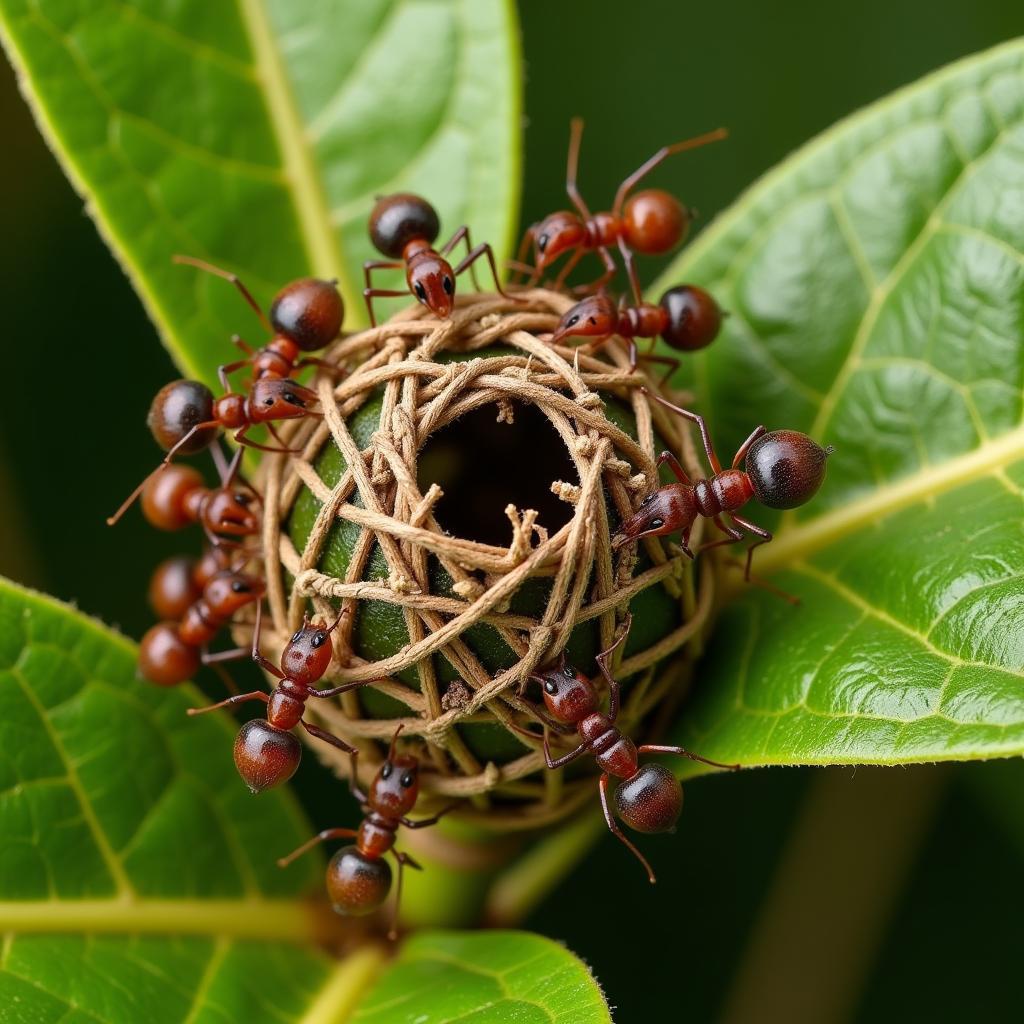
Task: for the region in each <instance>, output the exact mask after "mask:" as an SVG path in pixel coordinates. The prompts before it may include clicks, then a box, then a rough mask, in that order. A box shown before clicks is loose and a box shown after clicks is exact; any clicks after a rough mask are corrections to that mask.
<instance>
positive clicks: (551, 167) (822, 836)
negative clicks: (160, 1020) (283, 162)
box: [0, 0, 1024, 1024]
mask: <svg viewBox="0 0 1024 1024" xmlns="http://www.w3.org/2000/svg"><path fill="white" fill-rule="evenodd" d="M520 10H521V18H522V23H523V37H524V39H523V46H524V52H525V58H526V95H525V112H526V124H525V138H526V171H525V174H526V180H525V190H524V194H523V223H524V225H525V224H528V223H530V222H531V221H533V220H535V219H537V218H538V217H540V216H542V215H543V214H544V213H546V212H549V211H550V210H552V209H556V208H560V207H564V206H565V205H566V200H565V194H564V164H565V147H566V138H567V129H568V120H569V117H570V116H571V115H573V114H580V115H582V116H583V117H585V118H586V123H587V128H586V134H585V136H584V143H583V155H582V163H581V175H580V181H581V187H582V190H583V193H584V196H586V197H587V198H588V199H589V200H590V201H591V203H592V205H594V206H602V205H603V204H605V203H607V202H608V201H609V200H610V198H611V196H612V194H613V192H614V189H615V186H616V185H617V183H618V182H619V181H620V180H621V179H622V178H623V177H624V176H625V175H626V174H627V173H629V172H630V171H631V170H632V169H633V168H634V167H635V166H636V165H637V164H639V163H640V162H641V161H642V160H643V159H644V158H646V157H647V156H648V155H649V154H650V153H651V152H653V151H654V150H655V149H656V148H657V147H658V146H660V145H662V144H663V143H666V142H671V141H675V140H676V139H679V138H684V137H686V136H688V135H691V134H696V133H698V132H701V131H704V130H706V129H709V128H712V127H716V126H718V125H726V126H727V127H728V128H729V129H730V132H731V137H730V139H729V140H728V141H727V142H725V143H722V144H719V145H716V146H713V147H709V148H708V149H706V150H703V151H700V152H697V153H694V154H692V155H688V156H685V157H680V158H678V159H676V160H674V161H672V162H671V163H670V164H668V165H666V166H665V167H664V168H662V169H660V170H659V171H658V172H657V173H656V175H655V177H654V178H653V179H652V180H653V181H654V182H656V183H657V184H659V185H663V186H665V187H668V188H671V189H672V190H674V191H675V192H676V193H677V194H678V195H679V196H680V197H681V198H682V199H683V200H684V201H685V202H687V203H688V204H690V205H692V206H695V207H696V208H697V209H699V210H700V212H701V224H706V223H707V222H708V221H709V220H710V219H711V218H712V217H713V216H714V215H715V214H716V213H717V212H718V211H720V210H722V209H723V208H725V207H726V206H727V205H728V204H729V203H730V202H731V201H732V200H733V199H734V198H735V197H736V196H737V195H738V194H739V193H740V192H741V191H742V190H743V189H744V188H745V187H746V186H747V185H749V184H750V183H751V182H752V181H754V180H755V179H756V178H757V177H758V176H759V175H760V174H761V173H762V172H763V171H765V170H767V169H768V168H769V167H771V166H772V165H773V164H775V163H776V162H778V161H779V160H780V159H781V158H783V157H784V156H785V155H786V154H787V153H789V152H790V151H791V150H792V149H794V148H795V147H796V146H798V145H799V144H801V143H803V142H804V141H806V140H807V139H809V138H810V137H811V136H813V135H814V134H815V133H817V132H819V131H820V130H822V129H824V128H826V127H827V126H829V125H830V124H832V123H833V122H835V121H836V120H837V119H839V118H841V117H843V116H844V115H846V114H848V113H850V112H852V111H854V110H856V109H857V108H858V107H860V106H862V105H863V104H865V103H868V102H870V101H872V100H874V99H877V98H879V97H881V96H884V95H885V94H886V93H888V92H890V91H891V90H893V89H895V88H897V87H899V86H901V85H904V84H906V83H908V82H911V81H913V80H915V79H916V78H918V77H920V76H921V75H922V74H924V73H926V72H928V71H931V70H933V69H935V68H937V67H939V66H941V65H943V64H945V63H947V62H949V61H951V60H954V59H956V58H958V57H961V56H964V55H966V54H970V53H973V52H975V51H977V50H981V49H984V48H985V47H988V46H990V45H993V44H995V43H997V42H1000V41H1002V40H1005V39H1009V38H1011V37H1013V36H1015V35H1019V34H1020V33H1022V32H1024V6H1022V5H1021V4H1020V2H1019V0H974V2H972V3H964V2H962V0H931V2H925V0H904V2H902V3H893V2H891V0H890V2H884V3H883V2H881V0H864V2H861V3H859V4H846V5H833V4H820V3H812V2H809V0H795V2H790V3H788V4H784V5H778V4H776V5H769V4H762V3H752V2H746V3H740V4H705V5H695V4H685V3H678V2H669V0H665V2H652V0H641V2H637V3H632V4H629V5H622V4H619V3H613V2H611V0H589V2H583V0H572V2H564V0H563V2H560V3H542V2H539V0H533V2H525V3H523V4H522V5H521V8H520ZM0 116H2V119H3V120H2V123H3V128H4V139H5V147H4V148H5V152H6V154H7V157H6V159H5V160H4V161H3V164H2V165H0V177H2V180H3V185H4V194H5V197H6V198H5V201H4V203H3V204H2V207H0V231H2V237H3V241H4V253H5V259H4V287H5V292H6V299H7V301H6V305H5V308H6V310H7V312H6V314H5V316H4V318H3V338H4V341H3V373H4V379H5V381H6V388H5V390H4V397H3V401H0V490H2V492H3V497H4V500H3V501H2V502H0V573H3V574H5V575H8V576H11V577H13V578H14V579H16V580H20V581H22V582H25V583H28V584H31V585H34V586H37V587H39V588H41V589H44V590H47V591H49V592H51V593H54V594H56V595H57V596H59V597H62V598H65V599H69V600H73V601H76V602H77V603H78V604H79V605H80V607H82V608H83V609H84V610H86V611H88V612H90V613H93V614H96V615H99V616H101V617H102V618H104V619H106V620H107V621H110V622H114V623H117V624H119V625H120V626H121V627H122V628H123V629H124V630H125V631H126V632H128V633H129V634H131V635H135V636H138V635H140V634H141V632H142V631H143V630H144V629H145V628H146V626H147V625H148V624H149V622H150V614H149V611H148V609H147V608H146V607H145V603H144V600H143V595H144V589H145V583H146V579H147V577H148V573H149V571H150V568H151V567H152V566H153V565H154V564H155V563H156V562H157V561H158V560H159V559H160V558H161V557H163V556H164V555H166V554H170V553H172V552H174V551H175V550H176V549H177V548H179V547H180V546H181V541H180V540H178V541H176V539H175V538H174V537H173V536H167V535H162V534H157V533H156V532H155V531H152V530H150V529H148V528H146V527H145V525H144V524H143V522H142V520H141V517H139V516H137V515H131V516H128V517H127V518H126V520H125V521H124V522H123V523H121V524H120V525H119V526H118V528H117V529H116V530H108V529H107V528H106V526H105V525H104V522H103V519H104V516H105V515H107V514H108V513H109V512H110V511H112V510H113V508H114V507H115V506H116V505H117V503H118V502H119V501H120V500H121V498H122V497H123V496H124V494H126V493H127V491H128V490H129V489H130V488H131V487H132V486H133V485H134V484H135V483H136V482H137V480H138V479H139V478H140V476H141V475H142V474H143V473H144V472H145V471H146V470H147V469H148V468H149V467H150V466H151V465H152V464H153V462H154V460H155V457H156V450H155V448H154V446H153V444H152V441H151V439H150V438H149V436H148V432H147V431H146V430H145V427H144V425H143V418H144V416H145V411H146V408H147V407H148V402H149V398H150V396H151V395H152V393H153V392H155V391H156V389H157V388H158V387H159V386H160V385H161V384H163V383H164V382H166V380H168V379H170V378H171V377H172V376H174V370H173V368H172V366H171V363H170V360H169V359H168V358H167V356H166V355H165V354H164V353H163V350H162V349H161V348H160V347H159V345H158V344H157V341H156V337H155V333H154V331H153V328H152V326H151V325H150V324H149V322H148V321H147V319H146V317H145V315H144V314H143V312H142V309H141V307H140V305H139V302H138V300H137V299H136V298H135V297H134V294H133V292H132V290H131V288H130V287H129V285H128V282H127V280H126V279H125V278H124V276H123V275H122V274H121V272H120V270H119V269H118V267H117V266H116V264H115V263H114V261H113V260H112V258H111V257H110V255H109V254H108V252H107V251H106V249H105V247H104V246H103V244H102V242H101V241H100V239H99V237H98V235H97V233H96V230H95V228H94V227H93V225H92V223H91V221H90V220H89V219H88V217H87V216H86V214H85V212H84V210H83V203H82V201H81V199H79V198H78V197H77V196H75V195H74V193H73V192H72V190H71V189H70V187H69V186H68V185H67V183H66V182H65V180H64V178H63V175H62V174H61V172H60V171H59V170H58V168H57V166H56V163H55V162H54V160H53V159H52V157H51V156H50V154H49V153H48V152H47V150H46V148H45V146H44V144H43V143H42V141H41V139H40V137H39V136H38V134H37V132H36V130H35V128H34V126H33V124H32V121H31V118H30V116H29V114H28V111H27V109H26V108H25V106H24V104H23V102H22V101H21V98H20V97H19V96H18V94H17V89H16V84H15V82H14V79H13V75H12V74H11V72H10V70H9V68H6V67H5V68H4V69H3V71H2V78H0ZM658 269H659V265H658V261H654V260H649V261H645V262H644V263H643V266H642V272H643V274H644V276H645V278H646V279H647V280H652V279H653V277H654V275H655V273H656V272H657V270H658ZM231 351H232V350H231V349H230V348H229V346H228V345H227V342H226V340H225V354H226V357H227V356H228V355H230V353H231ZM738 388H739V389H742V382H738ZM1022 783H1024V773H1022V772H1021V770H1020V766H1019V764H1017V763H1012V764H1011V763H998V764H991V765H970V766H963V767H953V768H942V769H938V768H923V769H912V770H909V771H906V770H896V769H894V770H891V771H883V770H861V771H859V772H855V771H853V770H850V769H843V770H827V771H821V770H818V771H814V772H810V771H781V770H775V771H771V772H757V773H750V774H744V775H743V776H740V777H732V778H716V779H711V780H707V781H701V782H698V783H696V784H694V785H692V786H691V787H689V791H688V800H689V807H688V809H687V812H686V814H685V815H684V817H683V820H682V824H681V828H680V832H679V834H678V835H677V836H675V837H674V839H667V838H662V839H660V840H659V839H658V838H657V837H655V838H653V839H652V840H649V841H648V842H647V843H645V849H649V850H650V852H651V856H652V860H653V862H654V865H655V868H656V869H657V870H658V871H659V875H660V882H659V887H658V889H657V890H655V891H651V890H650V889H649V887H648V885H647V883H646V881H645V879H644V878H643V876H642V873H641V872H640V870H639V868H638V867H637V865H636V864H635V863H634V862H633V861H632V859H631V858H630V857H629V855H628V854H627V853H626V852H625V851H624V850H623V849H621V848H620V847H619V846H618V844H616V843H615V842H614V841H613V840H611V839H607V840H604V841H602V843H601V845H600V846H599V848H598V850H597V852H596V855H595V856H592V857H588V858H586V859H585V860H584V861H583V863H581V865H580V866H579V867H578V868H577V869H576V870H575V872H574V874H573V876H572V877H571V879H570V880H569V884H566V885H564V886H562V887H561V888H560V889H559V891H558V892H557V893H556V894H555V895H554V897H553V898H551V899H550V900H549V901H548V902H547V903H546V904H545V905H544V907H543V908H542V909H541V910H540V911H538V912H536V913H535V914H534V916H533V918H532V919H531V920H530V921H528V922H527V924H528V925H529V926H531V927H534V928H537V929H539V930H542V931H545V932H546V933H547V934H550V935H552V936H555V937H557V938H560V939H563V940H564V941H566V942H567V943H568V944H569V946H570V947H571V948H572V949H574V950H575V951H576V952H577V953H579V954H580V955H581V956H583V957H584V959H586V960H587V961H588V962H589V963H590V965H591V966H592V967H593V969H594V970H595V972H596V974H597V976H598V978H599V979H600V981H601V982H602V984H603V985H604V987H605V991H606V993H607V994H608V997H609V1000H610V1002H611V1003H612V1004H613V1005H616V1006H618V1007H620V1010H619V1013H618V1016H617V1019H618V1020H620V1021H623V1022H628V1021H637V1020H669V1019H671V1020H677V1019H679V1020H682V1019H686V1020H694V1021H707V1020H724V1021H729V1022H730V1024H731V1022H741V1021H775V1020H786V1021H789V1022H793V1021H805V1020H806V1021H832V1020H837V1021H838V1020H864V1021H909V1020H931V1021H946V1020H949V1021H952V1020H957V1021H961V1020H963V1019H965V1018H966V1019H971V1020H978V1019H983V1020H1005V1019H1020V1018H1021V1016H1022V1014H1024V1007H1022V1005H1021V1003H1022V1000H1021V997H1020V996H1019V995H1018V994H1017V989H1016V985H1015V984H1014V982H1015V980H1016V978H1015V970H1016V969H1017V967H1018V964H1019V960H1020V954H1021V947H1022V943H1021V939H1020V936H1019V929H1018V927H1017V922H1018V921H1019V920H1020V916H1021V913H1022V911H1024V897H1022V886H1021V870H1022V868H1024V810H1022V806H1021V792H1022V786H1021V784H1022ZM327 788H328V780H326V779H325V778H324V777H322V776H320V777H318V776H317V775H316V774H315V773H313V772H310V773H309V774H308V777H307V778H306V780H305V785H304V792H303V796H304V798H305V799H306V802H307V804H308V806H309V809H310V813H311V816H312V817H313V819H314V820H315V821H316V822H317V825H318V827H319V826H322V825H326V824H337V821H336V820H335V819H337V817H338V813H339V807H338V803H337V800H336V799H335V797H334V796H333V795H332V796H330V797H328V796H327V792H326V791H327ZM331 792H332V794H333V793H334V792H336V791H335V790H334V789H333V787H331Z"/></svg>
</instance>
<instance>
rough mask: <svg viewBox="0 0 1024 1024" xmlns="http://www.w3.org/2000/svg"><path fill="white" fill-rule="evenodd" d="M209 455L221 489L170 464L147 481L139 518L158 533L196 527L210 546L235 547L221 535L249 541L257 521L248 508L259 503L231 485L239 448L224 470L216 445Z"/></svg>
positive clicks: (185, 468) (193, 471) (196, 473)
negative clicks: (200, 530) (198, 527)
mask: <svg viewBox="0 0 1024 1024" xmlns="http://www.w3.org/2000/svg"><path fill="white" fill-rule="evenodd" d="M211 451H213V452H214V453H215V455H214V461H216V462H217V463H218V469H219V470H220V473H221V486H220V487H216V488H210V487H207V486H206V481H205V480H204V479H203V476H202V474H201V473H200V472H199V470H197V469H195V468H193V467H192V466H182V465H179V464H177V463H171V464H170V465H168V466H165V467H164V468H163V469H162V470H161V471H160V472H157V473H154V474H152V475H151V476H149V477H147V479H146V481H145V483H144V484H143V488H142V514H143V516H144V517H145V519H146V521H147V522H148V523H150V524H151V525H153V526H155V527H156V528H157V529H158V530H168V531H172V532H173V531H175V530H181V529H183V528H184V527H186V526H188V525H189V524H190V523H199V524H200V526H202V528H203V532H204V533H205V534H206V537H207V539H208V540H209V542H210V544H211V545H213V546H214V547H223V546H231V547H234V546H237V544H236V542H235V541H229V540H225V538H224V537H223V536H221V534H225V535H227V536H229V537H251V536H253V535H255V534H256V533H257V532H258V531H259V528H260V521H259V517H258V516H257V515H256V514H255V513H254V512H253V511H252V508H251V506H252V503H253V501H254V500H255V501H259V495H258V494H257V493H256V492H255V491H253V490H251V489H249V488H247V487H235V486H234V485H233V484H234V480H235V478H236V477H237V475H238V467H239V465H240V463H241V456H242V449H241V448H239V449H238V450H237V451H236V452H235V454H234V456H233V458H232V460H231V462H230V464H229V465H227V466H225V465H224V464H223V456H220V448H219V446H218V445H217V444H216V443H214V446H213V448H212V449H211ZM218 456H220V457H219V458H218ZM172 617H173V616H172Z"/></svg>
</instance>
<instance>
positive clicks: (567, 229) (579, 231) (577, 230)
mask: <svg viewBox="0 0 1024 1024" xmlns="http://www.w3.org/2000/svg"><path fill="white" fill-rule="evenodd" d="M586 237H587V229H586V226H585V225H584V223H583V221H582V220H580V218H579V217H578V216H577V215H576V214H575V213H570V212H569V211H568V210H558V211H557V212H556V213H551V214H548V216H547V217H545V218H544V219H543V220H542V221H541V222H540V223H539V224H538V225H537V227H536V228H535V229H534V235H533V247H534V255H535V257H536V263H537V266H538V267H539V268H540V269H541V270H543V269H544V268H545V267H546V266H548V265H549V264H550V263H552V262H553V261H554V260H556V259H557V258H558V257H559V256H561V255H562V253H563V252H568V250H569V249H575V248H576V247H577V246H579V245H581V244H582V243H583V242H584V241H585V240H586Z"/></svg>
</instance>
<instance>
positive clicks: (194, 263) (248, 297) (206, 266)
mask: <svg viewBox="0 0 1024 1024" xmlns="http://www.w3.org/2000/svg"><path fill="white" fill-rule="evenodd" d="M171 262H172V263H184V264H187V265H188V266H190V267H198V268H199V269H200V270H205V271H206V273H208V274H214V275H215V276H217V277H222V278H224V280H225V281H230V282H231V283H232V284H233V285H234V286H235V287H236V288H237V289H238V290H239V292H241V294H242V298H243V299H245V301H246V302H248V303H249V305H250V306H251V307H252V309H253V311H254V312H255V314H256V315H257V316H258V317H259V318H260V322H261V323H262V324H263V326H264V327H266V329H267V330H268V331H271V330H272V328H271V326H270V321H269V320H268V319H267V315H266V313H264V312H263V310H262V309H260V306H259V303H258V302H257V301H256V300H255V299H254V298H253V297H252V293H251V292H250V291H249V289H248V288H246V287H245V285H244V284H242V281H241V279H240V278H239V277H238V275H237V274H232V273H231V271H230V270H223V269H222V268H221V267H215V266H214V265H213V264H212V263H207V262H206V260H198V259H196V258H195V256H179V255H177V254H176V255H174V256H172V257H171Z"/></svg>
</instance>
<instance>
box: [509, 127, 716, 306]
mask: <svg viewBox="0 0 1024 1024" xmlns="http://www.w3.org/2000/svg"><path fill="white" fill-rule="evenodd" d="M726 134H727V133H726V131H725V129H724V128H717V129H715V131H712V132H706V133H705V134H704V135H698V136H697V137H696V138H693V139H687V140H685V141H684V142H677V143H675V144H674V145H671V146H662V148H661V149H659V150H658V152H657V153H655V154H654V156H652V157H651V158H650V159H649V160H647V161H646V162H645V163H643V164H641V165H640V167H638V168H637V169H636V170H635V171H634V172H633V173H632V174H631V175H629V177H628V178H626V179H625V181H623V182H622V184H621V185H619V188H618V191H617V192H616V193H615V202H614V203H613V204H612V209H611V212H610V213H597V214H593V213H591V212H590V208H589V207H588V206H587V204H586V203H585V202H584V201H583V196H582V195H581V194H580V191H579V188H578V187H577V185H576V172H577V168H578V166H579V157H580V141H581V139H582V137H583V121H582V119H581V118H578V117H576V118H573V120H572V122H571V125H570V133H569V159H568V164H567V168H566V182H565V190H566V192H567V193H568V194H569V199H570V200H571V201H572V204H573V206H575V207H576V211H577V212H576V213H572V212H571V211H569V210H558V211H557V212H556V213H552V214H549V215H548V216H547V217H545V218H544V219H543V220H542V221H540V222H538V223H537V224H531V225H530V227H528V228H527V229H526V234H525V235H523V240H522V242H521V243H520V246H519V262H518V263H517V264H516V266H517V268H518V267H522V266H523V263H522V261H523V260H524V259H525V257H526V253H527V250H528V248H529V245H530V243H531V242H532V243H533V248H534V264H535V265H534V267H533V268H532V277H531V279H530V283H531V284H533V283H535V282H536V280H537V279H538V278H539V277H540V275H541V273H543V271H544V270H545V269H547V267H549V266H550V265H551V264H552V263H553V262H554V261H555V260H556V259H558V257H559V256H561V255H562V253H564V252H568V251H569V250H573V254H572V256H570V257H569V259H568V260H567V262H566V264H565V266H563V267H562V270H561V273H559V275H558V277H557V278H556V280H555V288H556V289H557V288H561V286H562V284H563V283H564V281H565V279H566V278H567V277H568V275H569V274H570V273H571V272H572V270H573V268H574V267H575V266H576V264H577V263H579V261H580V260H581V259H582V258H583V256H584V254H585V253H588V252H596V253H597V255H598V256H600V257H601V260H602V262H603V263H604V266H605V272H604V274H602V275H601V277H599V278H598V279H597V280H596V281H594V282H592V283H591V284H590V285H586V286H584V287H582V288H579V289H577V291H578V292H586V291H594V290H596V289H598V288H600V287H601V286H602V285H604V284H606V283H607V282H608V281H610V280H611V278H612V277H613V276H614V274H615V269H616V268H615V261H614V260H613V259H612V256H611V253H610V252H609V251H608V248H609V246H611V245H618V247H619V251H620V252H621V253H622V258H623V260H624V262H625V265H626V272H627V274H628V275H629V280H630V284H631V285H632V288H633V293H634V295H635V296H636V297H637V298H638V299H639V296H640V284H639V281H638V279H637V275H636V267H635V265H634V260H633V253H634V252H642V253H646V254H648V255H658V254H660V253H665V252H669V250H671V249H674V248H675V247H676V246H677V245H678V244H679V243H680V242H681V241H682V240H683V238H685V236H686V234H687V233H688V231H689V229H690V221H691V220H692V217H693V214H692V212H691V211H690V210H688V209H687V208H686V207H685V206H683V205H682V203H680V202H679V200H678V199H676V198H675V196H673V195H671V194H670V193H668V192H663V191H662V190H661V189H645V190H644V191H643V192H637V193H635V194H634V195H632V196H629V199H628V201H627V198H626V197H627V196H628V195H629V193H630V191H631V190H632V189H633V188H634V187H636V185H638V184H639V183H640V181H641V180H642V179H643V178H645V177H646V176H647V175H648V174H650V172H651V171H653V170H654V168H655V167H657V166H658V165H659V164H660V163H662V161H664V160H665V159H667V158H668V157H670V156H672V155H674V154H675V153H681V152H683V151H684V150H687V149H696V148H697V147H698V146H704V145H706V144H707V143H709V142H715V141H717V140H718V139H724V138H725V136H726Z"/></svg>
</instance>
